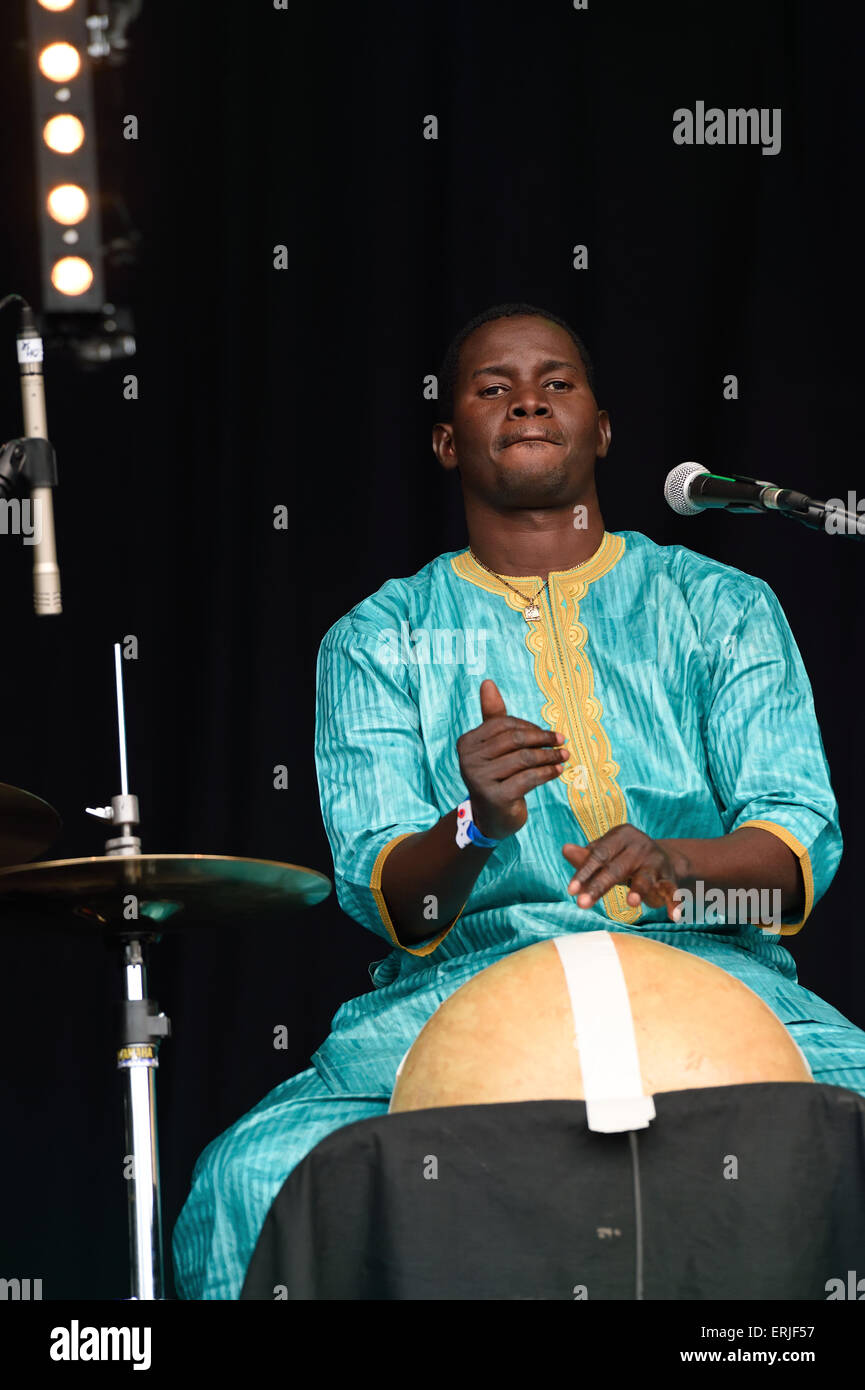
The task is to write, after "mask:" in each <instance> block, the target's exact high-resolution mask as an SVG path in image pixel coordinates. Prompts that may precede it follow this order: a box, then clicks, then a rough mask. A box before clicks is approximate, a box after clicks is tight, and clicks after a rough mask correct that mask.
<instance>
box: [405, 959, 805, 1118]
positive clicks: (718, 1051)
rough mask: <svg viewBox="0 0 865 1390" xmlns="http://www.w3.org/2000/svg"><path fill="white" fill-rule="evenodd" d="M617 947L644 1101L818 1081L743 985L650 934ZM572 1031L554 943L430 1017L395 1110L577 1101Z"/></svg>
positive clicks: (476, 980)
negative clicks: (712, 1089) (708, 1089)
mask: <svg viewBox="0 0 865 1390" xmlns="http://www.w3.org/2000/svg"><path fill="white" fill-rule="evenodd" d="M610 939H611V940H612V942H613V944H614V946H615V950H616V953H617V955H618V959H619V964H620V966H621V969H622V973H623V975H624V980H625V985H626V987H627V992H628V997H629V1000H630V1006H631V1014H632V1018H633V1026H634V1036H635V1039H636V1044H637V1051H638V1054H639V1065H640V1075H641V1077H642V1084H643V1094H644V1095H647V1096H650V1095H654V1094H656V1093H658V1092H663V1091H680V1090H688V1089H690V1088H692V1087H700V1086H734V1085H742V1084H747V1083H753V1082H761V1081H800V1082H801V1081H812V1080H813V1078H812V1076H811V1074H810V1071H809V1069H808V1066H807V1063H806V1062H805V1059H804V1057H803V1055H802V1053H801V1052H800V1051H799V1048H798V1047H797V1045H796V1044H795V1043H794V1042H793V1039H792V1038H791V1036H790V1034H789V1033H788V1032H787V1030H786V1028H785V1027H784V1026H783V1024H782V1023H781V1022H780V1021H779V1020H778V1018H777V1017H776V1016H775V1014H773V1013H772V1011H771V1009H770V1008H769V1007H768V1005H766V1004H764V1003H763V1001H762V999H760V998H759V997H758V996H757V995H756V994H755V993H754V992H753V991H752V990H750V989H749V988H748V987H747V985H744V984H742V982H741V981H740V980H737V979H735V978H734V976H732V975H728V974H727V972H726V971H724V970H722V969H720V967H718V966H716V965H710V964H709V962H708V961H704V960H701V959H700V957H699V956H694V955H691V954H689V953H688V952H687V951H681V950H679V949H677V948H676V947H673V946H666V945H664V944H662V943H661V942H658V941H652V940H650V939H649V938H646V937H639V936H636V935H634V934H629V933H623V932H613V933H610ZM577 959H579V958H578V957H577ZM574 1026H575V1025H574V1013H573V1010H572V1006H571V997H570V994H569V991H568V986H567V980H566V976H565V971H564V968H563V964H562V960H561V959H560V956H559V953H558V951H557V949H556V947H555V945H554V942H553V941H552V940H548V941H540V942H538V943H537V944H536V945H533V946H528V947H526V948H525V949H523V950H521V951H515V952H514V953H513V954H512V955H509V956H506V957H505V958H504V959H503V960H500V961H497V962H496V963H495V965H491V966H489V967H488V968H487V969H486V970H482V971H480V972H479V973H478V974H477V975H475V976H474V977H473V978H472V979H471V980H469V981H468V982H467V983H466V984H464V985H462V986H461V987H460V988H459V989H458V990H456V992H455V993H454V994H452V995H451V996H450V998H448V999H446V1000H445V1001H444V1003H443V1004H442V1005H440V1007H439V1008H438V1009H437V1011H436V1012H435V1013H434V1014H433V1016H432V1018H430V1019H429V1020H428V1022H427V1023H426V1025H425V1026H424V1027H423V1029H422V1030H421V1032H420V1033H419V1034H418V1037H417V1039H416V1040H415V1042H414V1044H413V1046H412V1047H411V1048H410V1049H409V1051H408V1053H407V1054H406V1056H405V1057H404V1058H403V1062H402V1064H401V1067H400V1071H399V1073H398V1076H397V1082H396V1086H395V1089H394V1092H393V1097H392V1100H391V1105H390V1109H391V1111H401V1110H423V1109H427V1108H431V1107H437V1106H447V1105H483V1104H495V1103H497V1102H501V1101H525V1100H568V1099H576V1100H581V1099H583V1098H584V1090H583V1078H582V1071H581V1067H580V1053H579V1050H578V1048H577V1047H575V1045H574Z"/></svg>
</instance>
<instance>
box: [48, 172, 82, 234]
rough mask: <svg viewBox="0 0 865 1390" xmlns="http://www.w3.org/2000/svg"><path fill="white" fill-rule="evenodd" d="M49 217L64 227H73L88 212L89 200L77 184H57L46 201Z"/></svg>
mask: <svg viewBox="0 0 865 1390" xmlns="http://www.w3.org/2000/svg"><path fill="white" fill-rule="evenodd" d="M46 206H47V208H48V213H49V216H51V217H53V218H54V221H55V222H60V223H61V224H62V226H64V227H74V226H75V224H76V222H81V221H82V220H83V219H84V218H85V217H86V216H87V213H88V212H89V210H90V199H89V198H88V197H87V194H86V193H85V192H84V189H83V188H81V187H79V185H78V184H77V183H58V184H57V186H56V187H55V188H52V189H51V192H50V193H49V194H48V197H47V199H46Z"/></svg>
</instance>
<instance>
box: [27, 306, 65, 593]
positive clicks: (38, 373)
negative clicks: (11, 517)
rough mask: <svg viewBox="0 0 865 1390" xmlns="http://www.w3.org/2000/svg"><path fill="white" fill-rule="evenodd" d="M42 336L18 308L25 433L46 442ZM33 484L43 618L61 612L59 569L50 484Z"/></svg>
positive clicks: (36, 581)
mask: <svg viewBox="0 0 865 1390" xmlns="http://www.w3.org/2000/svg"><path fill="white" fill-rule="evenodd" d="M42 358H43V347H42V337H41V334H40V332H39V329H38V328H37V327H36V318H35V315H34V313H33V310H32V309H31V308H30V306H29V304H25V305H24V306H23V307H22V309H21V328H20V331H19V333H18V368H19V371H20V374H21V400H22V405H23V410H24V434H25V435H26V436H27V437H28V438H30V439H44V440H46V441H47V439H48V428H47V417H46V414H45V383H44V378H43V375H42ZM44 476H45V477H46V481H45V482H44V483H43V482H42V481H41V480H40V481H39V482H34V483H33V485H32V487H31V491H30V498H31V505H32V507H33V512H34V514H35V522H36V530H35V545H34V548H33V607H34V608H35V610H36V613H37V614H38V615H39V616H40V617H42V616H45V615H47V614H51V613H62V612H63V604H62V601H61V597H60V570H59V568H58V566H57V545H56V541H55V538H54V502H53V498H52V488H53V481H51V482H49V481H47V476H48V475H44Z"/></svg>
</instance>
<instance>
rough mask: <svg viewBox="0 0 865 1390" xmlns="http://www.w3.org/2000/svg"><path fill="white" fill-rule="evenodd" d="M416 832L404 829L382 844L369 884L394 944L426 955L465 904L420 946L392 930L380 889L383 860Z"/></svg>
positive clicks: (452, 926) (449, 928)
mask: <svg viewBox="0 0 865 1390" xmlns="http://www.w3.org/2000/svg"><path fill="white" fill-rule="evenodd" d="M417 833H418V832H417V831H415V830H406V831H405V832H404V833H403V834H402V835H395V836H394V838H393V839H392V840H388V842H387V844H386V845H383V846H382V848H381V849H380V850H379V852H378V855H377V856H376V861H375V863H374V864H373V866H372V875H371V877H370V883H369V886H370V888H371V890H372V895H373V897H374V898H375V905H376V907H377V908H378V911H379V916H380V917H381V920H382V922H383V923H384V925H385V928H386V929H387V933H388V935H389V937H390V938H391V940H392V941H393V944H394V946H398V947H399V948H400V950H401V951H407V952H408V954H409V955H410V956H428V955H431V954H432V952H433V951H434V950H435V948H436V946H440V945H441V943H442V942H443V941H444V939H445V937H446V936H447V934H448V932H449V931H452V930H453V928H454V927H455V926H456V924H457V922H458V921H459V919H460V917H461V916H462V915H463V912H464V911H465V905H466V904H465V903H463V905H462V907H461V908H460V910H459V912H458V913H457V915H456V917H455V918H454V920H453V921H452V922H451V924H450V926H448V927H445V929H444V931H440V932H439V934H438V936H434V937H433V938H432V940H431V941H424V942H423V944H422V945H421V946H406V945H405V944H404V942H402V941H400V939H399V937H398V936H397V934H396V932H395V931H394V925H393V922H392V921H391V916H390V912H389V911H388V907H387V903H386V902H385V900H384V894H383V893H382V891H381V875H382V870H383V869H384V861H385V860H386V859H387V857H388V855H389V854H390V852H391V850H392V849H393V848H394V846H395V845H398V844H399V842H400V840H407V839H408V837H409V835H416V834H417ZM466 902H468V898H467V899H466Z"/></svg>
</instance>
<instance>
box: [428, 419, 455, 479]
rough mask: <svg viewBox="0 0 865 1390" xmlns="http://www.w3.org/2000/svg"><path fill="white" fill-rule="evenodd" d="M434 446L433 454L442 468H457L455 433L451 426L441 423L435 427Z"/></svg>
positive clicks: (433, 434)
mask: <svg viewBox="0 0 865 1390" xmlns="http://www.w3.org/2000/svg"><path fill="white" fill-rule="evenodd" d="M432 446H433V453H434V454H435V456H436V458H437V459H438V461H439V463H440V464H441V466H442V468H447V469H451V468H456V467H457V450H456V443H455V441H454V432H453V429H452V427H451V426H450V425H449V424H444V423H439V424H435V425H433V433H432Z"/></svg>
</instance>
